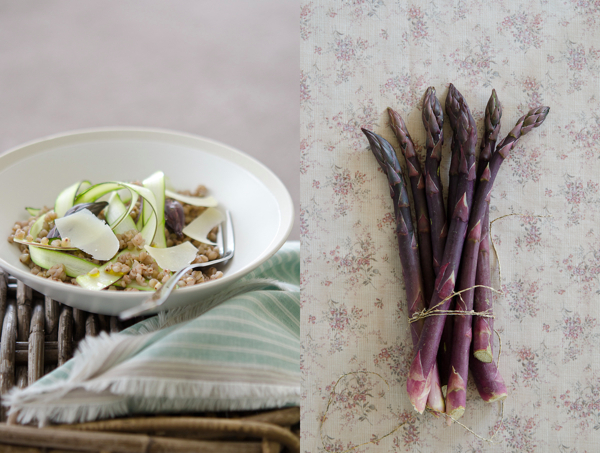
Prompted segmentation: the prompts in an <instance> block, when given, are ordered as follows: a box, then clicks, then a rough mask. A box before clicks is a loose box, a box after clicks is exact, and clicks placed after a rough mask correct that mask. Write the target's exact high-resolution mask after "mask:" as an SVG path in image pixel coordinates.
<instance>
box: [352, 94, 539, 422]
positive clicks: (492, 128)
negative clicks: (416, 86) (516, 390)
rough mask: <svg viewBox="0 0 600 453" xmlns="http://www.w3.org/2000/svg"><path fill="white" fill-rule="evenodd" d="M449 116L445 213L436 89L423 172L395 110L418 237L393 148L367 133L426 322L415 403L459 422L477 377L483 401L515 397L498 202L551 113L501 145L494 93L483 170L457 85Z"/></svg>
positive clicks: (416, 326)
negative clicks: (503, 309)
mask: <svg viewBox="0 0 600 453" xmlns="http://www.w3.org/2000/svg"><path fill="white" fill-rule="evenodd" d="M445 110H446V116H447V117H448V118H449V122H450V126H451V129H452V132H453V133H452V143H451V153H452V157H451V163H450V170H449V185H448V200H447V207H446V206H445V205H444V198H443V187H442V180H441V177H440V161H441V158H442V145H443V122H444V114H443V110H442V107H441V104H440V102H439V101H438V99H437V97H436V93H435V89H434V88H433V87H430V88H428V89H427V92H426V93H425V97H424V100H423V109H422V116H423V124H424V125H425V131H426V137H427V138H426V148H427V155H426V159H425V171H424V172H423V170H422V168H421V164H420V161H419V159H418V156H417V154H416V152H415V147H414V144H413V142H412V140H411V138H410V135H409V133H408V130H407V129H406V125H405V123H404V121H403V120H402V118H401V117H400V115H399V114H398V113H396V112H395V111H394V110H392V109H391V108H389V109H388V114H389V117H390V126H391V128H392V130H393V132H394V135H395V136H396V138H397V139H398V143H399V144H400V149H401V150H402V154H403V155H404V158H405V160H406V167H407V170H408V178H409V180H410V186H411V190H412V194H413V201H414V211H415V218H416V224H417V225H416V226H417V228H416V230H417V231H416V233H415V230H414V228H413V222H412V214H411V205H410V202H409V196H408V186H407V184H406V182H405V178H404V175H403V173H402V168H401V166H400V163H399V161H398V158H397V156H396V153H395V151H394V148H393V147H392V145H390V143H389V142H387V141H386V140H385V139H384V138H383V137H381V136H379V135H377V134H375V133H373V132H371V131H369V130H366V129H363V132H364V134H365V135H366V136H367V139H368V140H369V144H370V147H371V150H372V151H373V154H374V155H375V158H376V159H377V162H378V163H379V165H380V166H381V169H382V170H383V172H384V173H385V174H386V175H387V178H388V183H389V187H390V195H391V197H392V200H393V203H394V213H395V218H396V235H397V238H398V246H399V251H400V261H401V264H402V275H403V278H404V283H405V287H406V292H407V300H408V315H409V317H411V318H413V317H414V315H415V314H417V315H419V314H421V316H416V317H414V319H411V323H410V331H411V336H412V340H413V345H414V359H413V362H412V364H411V367H410V371H409V375H408V379H407V390H408V395H409V398H410V400H411V403H412V404H413V406H414V408H415V409H416V410H417V411H418V412H420V413H422V412H423V411H424V410H425V407H429V408H430V409H432V410H433V411H435V412H445V413H446V414H448V415H449V416H450V417H452V418H453V419H455V420H456V419H458V418H460V417H461V416H462V415H463V414H464V412H465V407H466V389H467V378H468V372H469V369H470V370H471V374H472V376H473V380H474V382H475V384H476V386H477V390H478V391H479V394H480V395H481V397H482V399H483V400H484V401H486V402H494V401H499V400H502V399H504V398H506V396H507V390H506V386H505V384H504V381H503V379H502V376H501V375H500V373H499V371H498V369H497V367H496V364H495V362H494V359H493V347H492V345H493V314H492V290H491V275H490V256H489V251H490V242H489V241H490V239H489V203H490V196H491V190H492V186H493V184H494V181H495V179H496V176H497V174H498V170H499V168H500V165H501V164H502V162H503V161H504V160H505V159H506V158H507V157H508V155H509V153H510V151H511V149H512V148H513V147H514V146H515V145H516V144H517V142H518V140H519V139H520V138H521V136H523V135H525V134H527V133H528V132H529V131H531V130H532V129H533V128H535V127H538V126H540V125H541V124H542V123H543V122H544V120H545V118H546V116H547V115H548V112H549V110H550V109H549V108H548V107H538V108H535V109H532V110H530V111H529V112H528V113H527V114H526V115H524V116H523V117H521V118H520V119H519V120H518V121H517V123H516V125H515V127H514V128H513V130H512V131H511V132H510V133H509V134H508V135H507V136H506V137H505V138H504V139H503V140H502V141H501V142H500V143H499V144H498V145H497V146H496V141H497V140H498V134H499V132H500V118H501V117H502V109H501V107H500V103H499V102H498V98H497V95H496V91H495V90H493V91H492V95H491V97H490V100H489V101H488V104H487V107H486V110H485V131H484V137H483V139H482V141H481V150H480V153H479V162H478V164H477V165H476V163H475V154H476V153H475V150H476V146H477V127H476V124H475V120H474V119H473V116H472V115H471V112H470V110H469V107H468V105H467V103H466V101H465V99H464V97H463V96H462V95H461V94H460V93H459V92H458V90H457V89H456V88H455V87H454V85H452V84H450V87H449V92H448V96H447V98H446V104H445ZM426 310H429V311H428V312H427V311H426ZM473 311H474V312H477V315H476V316H473V315H472V313H473ZM448 313H450V314H451V316H449V315H448ZM443 390H445V398H444V392H443Z"/></svg>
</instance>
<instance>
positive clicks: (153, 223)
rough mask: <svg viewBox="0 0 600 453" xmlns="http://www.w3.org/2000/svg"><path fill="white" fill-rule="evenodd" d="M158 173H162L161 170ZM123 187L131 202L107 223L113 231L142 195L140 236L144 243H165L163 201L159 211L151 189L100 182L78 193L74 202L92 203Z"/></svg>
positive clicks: (117, 182) (112, 182) (116, 182)
mask: <svg viewBox="0 0 600 453" xmlns="http://www.w3.org/2000/svg"><path fill="white" fill-rule="evenodd" d="M159 173H161V174H162V172H159ZM163 178H164V175H163ZM123 189H127V190H128V191H129V193H130V194H131V203H130V204H129V207H128V208H127V209H125V210H123V212H121V213H120V215H117V216H116V218H114V219H113V221H112V222H110V223H109V224H110V226H111V228H112V229H113V231H114V230H115V229H116V228H117V227H118V226H119V224H120V223H121V222H123V221H124V220H125V219H126V218H127V216H129V217H130V218H131V216H130V214H131V211H132V210H133V208H134V206H135V205H136V203H137V201H138V199H139V198H140V197H142V199H143V200H144V207H143V209H142V214H141V216H140V219H141V225H140V227H141V228H140V232H141V233H142V237H143V238H144V240H145V241H146V244H152V242H153V241H155V240H157V241H158V243H164V244H165V245H166V241H165V240H164V235H165V232H164V217H165V213H164V201H163V209H162V212H161V210H160V209H159V207H158V203H157V201H156V197H155V196H154V193H153V191H152V190H150V189H148V188H146V187H140V186H136V185H134V184H129V183H126V182H119V181H109V182H102V183H99V184H96V185H94V186H92V187H90V188H89V189H87V190H86V191H85V192H83V193H82V194H80V195H78V196H77V198H76V199H75V204H79V203H93V202H95V201H97V200H98V199H100V198H102V197H103V196H104V195H107V194H109V193H111V192H118V191H120V190H123ZM163 197H164V196H163ZM112 201H113V202H115V203H117V204H118V202H116V198H114V199H112ZM109 211H110V209H109ZM161 223H162V226H163V228H162V231H160V232H159V231H158V230H159V228H158V225H160V224H161ZM161 236H162V239H161ZM158 243H157V245H158Z"/></svg>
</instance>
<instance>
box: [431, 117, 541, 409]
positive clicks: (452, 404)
mask: <svg viewBox="0 0 600 453" xmlns="http://www.w3.org/2000/svg"><path fill="white" fill-rule="evenodd" d="M548 111H549V108H548V107H539V108H537V109H532V110H530V111H529V113H528V114H527V115H525V116H523V117H521V118H520V119H519V121H518V122H517V124H516V126H515V127H514V128H513V130H512V131H511V132H510V133H509V134H508V136H507V137H506V138H505V139H504V140H503V141H502V142H501V143H500V144H499V145H498V150H497V151H496V152H495V153H494V154H493V155H492V158H491V160H490V162H489V163H488V165H487V166H486V167H485V169H484V171H483V173H482V175H481V178H480V179H479V185H478V187H477V192H476V194H475V197H474V200H473V208H472V211H471V215H470V218H469V227H468V240H467V241H466V242H465V244H464V250H463V258H462V261H461V280H460V282H459V290H466V291H465V292H464V293H462V299H461V303H459V301H458V300H457V305H456V309H457V310H459V309H461V310H465V311H469V310H472V309H473V295H474V290H473V289H468V288H472V287H473V286H474V284H475V275H476V270H477V255H478V252H479V243H480V239H481V224H482V222H483V218H484V216H485V211H486V206H488V202H487V201H486V199H487V200H489V196H490V192H491V189H492V186H493V184H494V181H495V179H496V176H497V174H498V170H499V169H500V165H501V164H502V162H503V161H504V159H506V157H508V155H509V153H510V150H511V149H512V148H513V147H514V146H515V145H516V143H517V141H518V140H519V138H520V137H521V136H522V135H525V134H526V133H528V132H529V131H531V130H532V129H533V128H534V127H538V126H540V125H541V124H542V123H543V122H544V120H545V119H546V116H547V114H548ZM462 301H464V303H463V302H462ZM471 328H472V319H471V316H455V321H454V343H453V345H452V359H451V363H452V369H451V373H450V379H449V381H448V392H447V394H446V413H447V414H449V415H450V416H452V418H454V419H457V418H459V417H461V416H462V414H463V413H464V411H465V406H466V387H467V374H468V369H469V355H470V353H469V350H470V343H471V336H472V330H471ZM424 336H425V335H424V334H423V335H422V337H424Z"/></svg>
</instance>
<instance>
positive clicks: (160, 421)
mask: <svg viewBox="0 0 600 453" xmlns="http://www.w3.org/2000/svg"><path fill="white" fill-rule="evenodd" d="M140 319H141V318H138V319H134V320H132V321H130V323H128V324H125V325H123V324H122V323H121V322H120V321H119V319H118V318H116V317H110V316H104V315H96V314H93V313H87V312H84V311H81V310H77V309H75V308H71V307H68V306H66V305H62V304H60V303H58V302H56V301H54V300H52V299H50V298H48V297H44V296H43V295H41V294H39V293H37V292H35V291H32V289H31V288H29V287H27V286H26V285H24V284H23V283H22V282H20V281H17V280H15V279H14V278H12V277H7V276H6V275H5V274H4V273H2V271H1V270H0V320H1V321H2V323H1V324H0V329H1V331H0V332H1V345H0V398H1V396H2V395H4V394H5V393H6V392H7V391H8V390H9V389H10V388H12V387H13V386H14V385H17V386H18V387H20V388H24V387H27V386H28V385H30V384H32V383H33V382H35V381H36V380H38V379H39V378H40V377H42V376H43V375H44V374H46V373H49V372H50V371H52V370H53V369H55V368H56V367H57V366H60V365H62V364H63V363H65V362H66V361H67V360H69V359H70V358H71V357H72V356H73V351H74V350H75V348H76V347H77V343H78V342H79V341H80V340H81V339H82V338H84V337H85V336H86V335H92V336H94V335H97V334H98V333H99V332H100V331H102V330H104V331H109V332H118V331H120V330H121V329H122V328H125V327H128V325H130V324H131V323H135V322H138V321H139V320H140ZM299 420H300V409H299V408H297V407H294V408H287V409H282V410H276V411H266V412H257V411H254V412H248V413H243V412H236V413H225V414H223V413H218V414H201V415H197V416H196V415H195V416H169V417H165V416H149V417H136V418H120V419H113V420H106V421H99V422H90V423H81V424H77V425H54V426H49V427H46V428H43V429H38V428H35V427H31V426H20V425H16V424H15V423H14V420H6V412H5V409H4V408H2V409H0V421H1V422H2V423H0V451H1V452H4V451H7V452H38V451H44V452H45V451H50V450H48V449H49V448H50V449H52V450H51V451H53V452H59V451H60V452H63V451H64V452H66V451H69V452H73V451H86V452H136V453H137V452H139V453H142V452H196V451H202V452H219V453H229V452H232V453H233V452H244V453H246V452H248V453H250V452H262V453H266V452H279V451H281V449H282V447H283V448H284V450H285V451H289V452H299V451H300V440H299V437H298V424H299Z"/></svg>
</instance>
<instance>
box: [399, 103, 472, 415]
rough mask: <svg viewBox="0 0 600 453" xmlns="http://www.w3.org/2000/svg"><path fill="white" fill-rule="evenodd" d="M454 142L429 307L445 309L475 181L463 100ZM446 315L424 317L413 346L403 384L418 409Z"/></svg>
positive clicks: (426, 389) (469, 125)
mask: <svg viewBox="0 0 600 453" xmlns="http://www.w3.org/2000/svg"><path fill="white" fill-rule="evenodd" d="M457 131H458V134H457V138H458V140H457V142H458V149H457V151H458V152H459V158H460V159H459V167H458V168H459V180H458V185H457V199H458V201H457V203H456V205H455V207H454V209H453V216H452V219H451V223H450V228H449V230H448V239H447V241H446V247H445V249H444V255H443V258H442V263H441V266H440V271H439V274H438V276H437V279H436V281H435V288H434V293H433V297H432V299H431V302H430V304H429V307H430V308H434V307H435V309H437V310H447V309H448V306H449V305H450V300H451V297H450V296H451V295H452V292H453V291H454V286H455V283H456V277H457V273H458V267H459V265H460V258H461V254H462V248H463V243H464V239H465V235H466V231H467V224H468V221H469V212H470V209H471V203H472V198H473V183H474V182H475V146H476V143H477V127H476V125H475V120H474V119H473V117H472V115H471V113H470V111H469V109H468V107H467V105H466V104H464V103H462V104H461V113H460V116H459V117H458V122H457ZM445 320H446V315H444V314H440V315H438V316H430V317H428V318H426V320H425V324H424V326H423V332H422V334H421V338H420V339H419V344H418V345H417V348H416V350H415V357H414V359H413V361H412V364H411V367H410V372H409V376H408V380H407V383H406V388H407V391H408V395H409V398H410V400H411V403H412V404H413V406H414V407H415V409H416V410H417V411H418V412H421V413H422V412H423V410H424V409H425V402H426V400H427V396H428V394H429V391H430V389H431V380H432V373H431V371H432V369H433V368H434V364H435V362H436V355H437V351H438V347H439V344H440V338H441V336H442V330H443V328H444V322H445Z"/></svg>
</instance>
